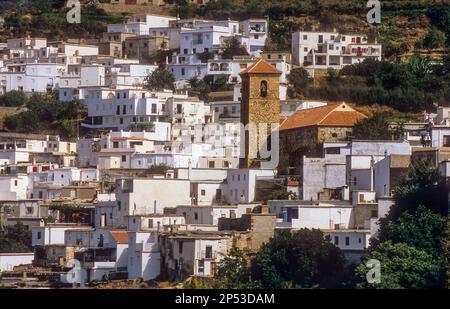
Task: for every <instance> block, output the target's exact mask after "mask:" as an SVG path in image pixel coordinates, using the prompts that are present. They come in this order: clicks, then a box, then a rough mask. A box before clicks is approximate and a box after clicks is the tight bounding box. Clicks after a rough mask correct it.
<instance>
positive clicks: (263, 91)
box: [261, 80, 267, 98]
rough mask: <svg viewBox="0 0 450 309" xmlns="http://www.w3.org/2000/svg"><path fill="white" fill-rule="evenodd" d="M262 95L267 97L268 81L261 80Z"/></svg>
mask: <svg viewBox="0 0 450 309" xmlns="http://www.w3.org/2000/svg"><path fill="white" fill-rule="evenodd" d="M261 97H263V98H265V97H267V81H265V80H263V81H261Z"/></svg>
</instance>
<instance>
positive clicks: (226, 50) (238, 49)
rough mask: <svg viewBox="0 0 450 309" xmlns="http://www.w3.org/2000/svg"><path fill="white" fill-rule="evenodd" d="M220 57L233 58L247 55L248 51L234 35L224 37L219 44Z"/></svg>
mask: <svg viewBox="0 0 450 309" xmlns="http://www.w3.org/2000/svg"><path fill="white" fill-rule="evenodd" d="M221 50H222V52H221V55H222V59H233V57H234V56H248V52H247V50H246V49H245V47H244V46H242V45H241V42H239V40H238V39H237V38H235V37H232V38H228V39H225V40H224V41H223V43H222V46H221Z"/></svg>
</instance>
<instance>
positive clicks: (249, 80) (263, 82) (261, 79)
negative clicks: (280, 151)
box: [239, 59, 281, 168]
mask: <svg viewBox="0 0 450 309" xmlns="http://www.w3.org/2000/svg"><path fill="white" fill-rule="evenodd" d="M240 75H241V78H242V99H241V122H242V124H243V125H244V126H246V127H247V125H249V126H248V129H247V130H245V131H244V132H241V139H244V141H245V157H244V158H241V159H240V162H239V163H240V164H239V165H240V167H241V168H250V167H254V168H255V167H256V168H257V167H260V164H259V163H260V161H261V160H262V159H261V156H260V153H261V151H262V149H267V150H270V146H271V145H270V132H271V125H272V124H277V125H278V124H279V123H280V95H279V91H280V75H281V71H279V70H278V69H277V68H276V67H275V66H273V65H272V64H270V63H269V62H267V61H266V60H264V59H259V60H258V61H256V62H255V63H254V64H253V65H252V66H250V67H248V68H247V69H246V70H244V71H242V72H241V73H240ZM263 124H264V125H267V129H266V132H267V133H265V132H261V126H262V125H263ZM260 135H261V136H260ZM242 146H244V145H243V144H242V143H241V147H242ZM241 152H242V150H241ZM264 159H265V158H264Z"/></svg>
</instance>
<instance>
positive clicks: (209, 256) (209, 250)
mask: <svg viewBox="0 0 450 309" xmlns="http://www.w3.org/2000/svg"><path fill="white" fill-rule="evenodd" d="M205 258H206V259H212V247H211V246H206V248H205Z"/></svg>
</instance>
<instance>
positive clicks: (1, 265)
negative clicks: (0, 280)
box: [0, 252, 34, 274]
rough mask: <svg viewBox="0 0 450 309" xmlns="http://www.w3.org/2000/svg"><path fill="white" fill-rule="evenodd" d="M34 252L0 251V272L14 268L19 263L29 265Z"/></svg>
mask: <svg viewBox="0 0 450 309" xmlns="http://www.w3.org/2000/svg"><path fill="white" fill-rule="evenodd" d="M33 259H34V252H25V253H0V274H1V273H2V272H4V271H11V270H14V267H16V266H19V265H31V263H32V262H33Z"/></svg>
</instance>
